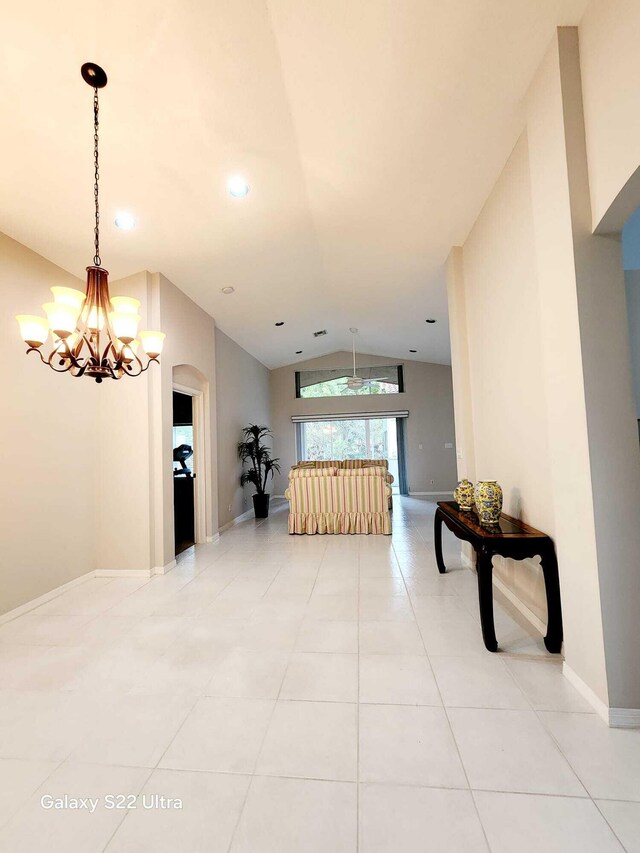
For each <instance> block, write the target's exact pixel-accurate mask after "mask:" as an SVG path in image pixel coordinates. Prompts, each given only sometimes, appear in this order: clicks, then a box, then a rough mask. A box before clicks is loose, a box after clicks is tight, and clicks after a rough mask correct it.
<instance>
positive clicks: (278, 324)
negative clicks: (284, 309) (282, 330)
mask: <svg viewBox="0 0 640 853" xmlns="http://www.w3.org/2000/svg"><path fill="white" fill-rule="evenodd" d="M276 326H284V320H279V321H278V322H277V323H276Z"/></svg>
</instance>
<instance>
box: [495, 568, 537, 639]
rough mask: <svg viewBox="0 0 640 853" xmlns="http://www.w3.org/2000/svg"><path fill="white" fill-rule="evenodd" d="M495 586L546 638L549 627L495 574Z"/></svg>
mask: <svg viewBox="0 0 640 853" xmlns="http://www.w3.org/2000/svg"><path fill="white" fill-rule="evenodd" d="M493 585H494V586H495V588H496V589H499V590H500V592H501V593H502V594H503V595H504V597H505V598H506V599H508V600H509V601H510V602H511V604H513V606H514V607H515V608H516V610H518V611H519V612H520V613H522V615H523V616H524V618H525V619H526V620H527V622H530V623H531V624H532V625H533V627H534V628H535V629H536V631H538V632H539V633H540V634H542V636H543V637H544V636H545V634H546V633H547V626H546V625H545V624H544V622H543V621H542V619H540V617H539V616H536V614H535V613H534V612H533V610H531V609H530V608H529V607H527V605H526V604H525V603H524V601H521V599H519V598H518V596H517V595H516V594H515V593H514V592H513V591H512V590H510V589H509V587H508V586H507V585H506V583H505V582H504V581H503V580H502V578H499V577H498V576H497V575H496V574H495V572H494V575H493Z"/></svg>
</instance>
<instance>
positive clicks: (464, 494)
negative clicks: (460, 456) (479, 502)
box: [453, 480, 474, 512]
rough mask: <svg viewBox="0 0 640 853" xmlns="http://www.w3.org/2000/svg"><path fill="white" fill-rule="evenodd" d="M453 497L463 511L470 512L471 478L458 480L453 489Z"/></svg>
mask: <svg viewBox="0 0 640 853" xmlns="http://www.w3.org/2000/svg"><path fill="white" fill-rule="evenodd" d="M453 499H454V501H455V502H456V503H457V504H458V506H459V507H460V509H461V510H462V511H463V512H471V510H472V509H473V506H474V501H473V483H472V482H471V480H460V482H459V483H458V485H457V486H456V487H455V489H454V490H453Z"/></svg>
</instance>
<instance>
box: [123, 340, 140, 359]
mask: <svg viewBox="0 0 640 853" xmlns="http://www.w3.org/2000/svg"><path fill="white" fill-rule="evenodd" d="M139 346H140V341H131V342H130V343H128V344H124V345H123V347H122V349H121V350H120V357H121V358H122V360H123V361H124V362H125V363H129V362H130V361H133V360H134V358H135V357H136V353H137V352H138V347H139Z"/></svg>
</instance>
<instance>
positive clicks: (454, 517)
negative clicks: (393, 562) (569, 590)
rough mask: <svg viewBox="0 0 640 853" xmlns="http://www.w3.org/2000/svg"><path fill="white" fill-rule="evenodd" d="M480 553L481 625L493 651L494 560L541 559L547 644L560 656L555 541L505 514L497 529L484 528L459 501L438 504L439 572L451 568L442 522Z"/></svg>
mask: <svg viewBox="0 0 640 853" xmlns="http://www.w3.org/2000/svg"><path fill="white" fill-rule="evenodd" d="M443 522H444V523H445V524H446V526H447V527H448V528H449V530H450V531H451V532H452V533H453V534H454V536H457V537H458V539H462V540H464V541H465V542H469V543H470V544H471V545H472V547H473V548H474V550H475V552H476V572H477V575H478V598H479V602H480V624H481V625H482V638H483V640H484V644H485V646H486V647H487V649H488V650H489V651H490V652H497V651H498V641H497V639H496V631H495V626H494V622H493V557H494V555H496V554H499V555H500V556H501V557H510V558H511V559H512V560H525V559H527V558H528V557H535V556H539V557H540V558H541V566H542V573H543V575H544V585H545V592H546V596H547V635H546V637H545V638H544V644H545V646H546V648H547V650H548V651H549V652H552V653H554V654H555V653H557V652H559V651H560V649H561V647H562V607H561V604H560V582H559V579H558V561H557V559H556V551H555V548H554V545H553V540H552V539H551V538H550V537H549V536H547V534H546V533H541V532H540V531H539V530H536V529H535V527H529V525H528V524H524V523H523V522H522V521H518V520H517V519H516V518H511V516H510V515H505V514H504V513H502V514H501V515H500V521H499V523H498V524H497V525H496V526H495V527H490V528H489V527H482V525H481V524H480V522H479V521H478V516H477V515H476V514H475V513H473V512H463V511H462V510H461V509H460V507H459V506H458V504H457V503H456V502H455V501H438V508H437V509H436V517H435V530H434V534H435V548H436V562H437V564H438V571H439V572H440V574H444V573H445V572H446V571H447V568H446V566H445V564H444V561H443V559H442V523H443Z"/></svg>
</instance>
